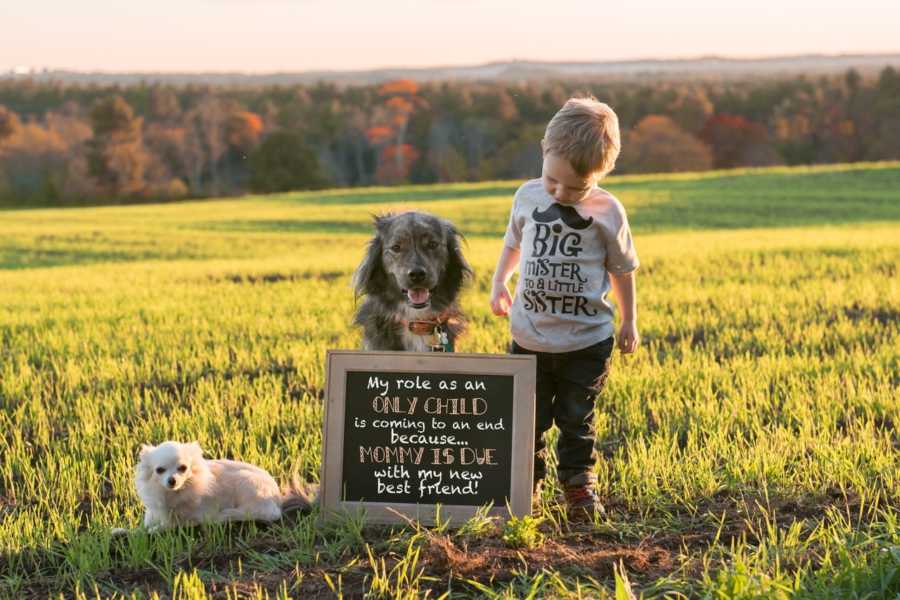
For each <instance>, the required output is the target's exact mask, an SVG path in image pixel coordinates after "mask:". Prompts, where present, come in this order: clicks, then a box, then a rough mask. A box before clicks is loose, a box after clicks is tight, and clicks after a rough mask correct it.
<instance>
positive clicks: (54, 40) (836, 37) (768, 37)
mask: <svg viewBox="0 0 900 600" xmlns="http://www.w3.org/2000/svg"><path fill="white" fill-rule="evenodd" d="M898 31H900V2H898V1H896V0H877V1H876V0H854V1H853V2H846V1H841V2H835V1H833V0H818V1H816V2H814V1H811V0H756V1H755V2H754V1H753V0H750V1H746V2H743V3H737V2H730V1H727V0H693V1H692V0H682V1H680V2H673V1H671V0H669V1H653V2H638V1H634V0H632V1H630V2H628V1H624V0H623V1H618V2H609V1H604V0H593V1H582V0H578V1H575V0H547V1H543V2H536V1H531V0H519V1H512V0H495V1H477V0H418V1H408V0H407V1H401V0H365V1H360V0H328V1H326V0H254V1H250V0H180V1H178V0H79V1H77V2H73V1H71V0H65V1H50V0H0V71H5V70H8V69H11V68H14V67H30V68H37V69H41V68H49V69H71V70H79V71H108V72H121V71H144V72H149V71H154V72H195V71H219V72H222V71H242V72H253V73H270V72H279V71H282V72H283V71H311V70H342V71H343V70H358V69H359V70H362V69H372V68H380V67H424V66H449V65H477V64H482V63H485V62H493V61H506V60H535V61H579V62H581V61H613V60H627V59H642V58H694V57H699V56H709V55H716V56H727V57H737V58H750V57H765V56H777V55H785V54H808V53H815V54H847V53H854V54H856V53H888V52H891V53H893V52H900V34H898Z"/></svg>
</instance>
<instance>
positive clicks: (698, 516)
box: [0, 163, 900, 599]
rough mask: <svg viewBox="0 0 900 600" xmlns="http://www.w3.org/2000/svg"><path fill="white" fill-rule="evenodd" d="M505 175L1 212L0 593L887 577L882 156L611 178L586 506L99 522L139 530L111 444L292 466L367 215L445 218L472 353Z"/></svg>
mask: <svg viewBox="0 0 900 600" xmlns="http://www.w3.org/2000/svg"><path fill="white" fill-rule="evenodd" d="M515 187H516V183H515V182H494V183H485V184H471V185H448V186H437V187H407V188H399V189H371V190H353V191H330V192H317V193H295V194H284V195H277V196H267V197H247V198H243V199H237V200H222V201H209V202H194V203H183V204H171V205H151V206H134V207H111V208H83V209H69V210H30V211H6V212H0V431H2V432H3V433H2V436H0V598H4V597H9V598H26V597H48V596H54V597H55V596H59V595H60V594H61V595H63V596H65V597H79V598H83V597H88V598H94V597H109V596H115V597H120V596H121V597H132V596H133V597H151V596H153V595H154V594H158V595H159V596H160V597H173V598H185V599H186V598H205V597H221V598H236V597H251V598H264V597H271V598H285V597H291V598H310V597H320V596H321V597H346V598H357V597H363V596H366V597H373V598H416V597H423V596H426V595H427V596H429V597H432V598H437V597H440V596H442V595H444V594H447V593H448V592H449V593H450V595H452V597H454V598H455V597H486V598H520V597H531V598H540V597H554V598H555V597H572V598H576V597H583V598H596V597H600V598H603V597H610V598H613V597H614V598H617V599H618V598H627V597H628V593H629V589H630V590H631V591H632V592H633V593H634V594H635V595H638V596H640V595H641V594H643V595H644V596H645V597H647V598H652V597H670V598H684V597H688V598H757V597H764V598H789V597H791V598H793V597H798V598H895V597H898V595H900V523H898V520H900V433H898V429H897V428H898V425H900V402H898V400H897V395H898V384H900V368H898V354H900V352H898V350H900V286H898V277H897V268H898V264H900V164H898V163H892V164H878V165H860V166H834V167H823V168H815V169H773V170H763V171H747V172H724V173H711V174H702V175H683V176H668V177H664V176H655V177H643V178H640V177H631V178H618V179H617V178H613V179H611V180H610V182H609V184H608V186H607V187H608V188H609V189H610V190H611V191H613V192H614V193H615V194H617V196H618V197H619V198H620V199H621V200H622V202H623V203H624V204H625V206H626V208H627V210H628V212H629V216H630V219H631V222H632V228H633V231H634V234H635V240H636V245H637V248H638V251H639V253H640V256H641V260H642V267H641V269H640V271H639V273H638V277H637V282H638V298H639V301H638V310H639V327H640V331H641V333H642V335H643V344H642V347H641V349H640V350H639V351H638V353H637V354H636V355H634V356H632V357H623V356H619V355H616V356H615V358H614V364H613V371H612V375H611V377H610V379H609V382H608V385H607V387H606V389H605V391H604V392H603V394H602V396H601V397H600V400H599V402H598V408H597V415H598V423H599V439H598V444H599V449H600V451H601V453H602V456H603V457H604V460H603V461H602V462H601V465H600V467H599V473H598V476H599V481H600V488H601V492H602V496H603V498H604V500H605V503H606V504H607V506H608V509H609V512H608V516H607V517H606V518H605V519H602V520H599V521H597V522H596V523H593V524H587V525H578V526H575V525H569V524H568V523H567V521H566V519H565V518H564V509H563V508H562V507H561V506H560V505H559V504H558V503H557V501H556V496H555V494H556V493H557V492H558V490H557V489H556V488H555V487H554V486H548V487H547V488H545V491H544V497H543V499H542V501H541V505H540V507H539V510H540V512H541V514H542V517H543V520H542V521H541V522H540V524H539V526H538V531H537V532H536V531H534V530H533V528H530V526H529V525H528V524H527V523H526V524H520V525H519V526H518V529H517V530H516V531H513V532H512V533H518V534H519V535H518V536H515V535H512V536H510V535H507V536H506V538H505V539H504V536H503V535H502V533H503V532H501V531H500V530H499V529H498V527H497V526H495V525H494V524H492V523H490V522H485V521H484V520H480V519H473V521H471V522H469V523H467V524H466V527H464V528H463V529H462V530H449V529H445V528H441V527H438V528H434V529H430V530H429V529H425V528H414V527H393V528H385V527H363V526H362V524H361V523H360V522H359V521H358V520H356V519H352V518H348V519H346V520H344V521H341V522H338V523H335V524H332V525H329V526H322V525H319V524H317V523H316V522H315V517H314V516H311V517H302V518H301V517H293V518H289V519H286V520H284V521H283V522H281V523H278V524H275V525H272V526H256V525H252V524H251V525H247V524H244V525H230V526H209V527H202V528H195V529H187V530H177V531H170V532H164V533H161V534H155V535H149V534H146V533H143V532H141V531H137V532H135V533H133V534H130V535H129V536H127V537H122V538H111V537H110V535H109V530H110V528H111V527H136V526H137V525H138V524H139V523H140V518H141V514H142V510H141V506H140V504H139V502H138V499H137V497H136V495H135V492H134V490H133V483H132V475H133V468H134V463H135V456H136V453H137V449H138V447H139V445H140V444H141V443H142V442H159V441H162V440H164V439H182V440H185V441H188V440H193V439H196V440H199V441H200V443H201V444H202V445H203V447H204V448H205V450H206V451H207V455H208V456H217V457H226V456H227V457H232V458H237V459H241V460H246V461H249V462H254V463H257V464H259V465H261V466H263V467H265V468H267V469H269V470H270V471H271V472H272V473H273V474H274V475H275V477H276V478H277V479H281V480H284V479H287V478H288V477H289V476H290V474H291V473H292V472H297V473H299V474H300V475H301V476H302V477H305V478H306V479H308V480H317V479H318V476H319V470H320V466H321V464H320V459H321V430H322V419H323V411H322V403H321V393H322V388H323V386H324V373H323V364H324V356H325V351H326V349H329V348H355V347H358V345H359V333H358V332H357V331H355V330H354V329H353V328H351V327H350V325H349V323H350V320H351V315H352V313H353V310H354V299H353V295H352V292H351V289H350V285H349V280H350V274H351V272H352V270H353V268H354V267H355V265H356V264H357V263H358V262H359V260H360V259H361V257H362V255H363V248H364V245H365V242H366V240H367V239H368V236H369V235H370V231H371V226H370V221H371V214H373V213H380V212H383V211H387V210H391V209H402V208H417V209H421V210H426V211H430V212H433V213H436V214H438V215H441V216H445V217H448V218H450V219H452V220H453V221H454V222H456V224H457V225H458V226H459V227H460V229H461V230H462V231H463V232H464V233H465V234H466V237H467V239H468V245H467V247H466V254H467V256H468V258H469V259H470V261H471V263H472V265H473V267H474V269H475V272H476V278H475V281H474V282H473V284H472V285H471V286H470V287H469V288H468V289H467V291H466V292H465V295H464V298H463V306H464V309H465V310H466V311H467V313H468V314H469V316H470V318H471V330H470V333H469V335H468V336H467V337H466V338H465V339H464V340H462V342H461V343H460V344H459V348H458V350H459V351H466V352H503V351H504V348H505V346H506V344H507V342H508V333H507V324H506V322H505V321H504V320H501V319H497V318H495V317H493V316H492V315H491V314H490V312H489V308H488V292H489V288H490V278H491V274H492V269H493V264H494V261H495V260H496V257H497V255H498V253H499V251H500V247H501V235H502V232H503V230H504V228H505V224H506V220H507V216H508V210H509V207H510V202H511V198H512V193H513V192H514V190H515ZM551 468H552V462H551ZM507 533H510V532H507ZM529 533H530V534H542V536H541V535H533V536H532V538H533V539H532V541H533V542H535V545H533V547H528V544H527V543H525V542H526V541H527V540H528V538H529V536H528V535H527V534H529ZM516 540H518V541H516ZM523 540H525V541H523ZM617 594H619V595H617Z"/></svg>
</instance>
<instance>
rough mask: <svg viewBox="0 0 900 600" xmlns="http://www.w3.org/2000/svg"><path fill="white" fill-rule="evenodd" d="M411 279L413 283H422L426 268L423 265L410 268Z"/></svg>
mask: <svg viewBox="0 0 900 600" xmlns="http://www.w3.org/2000/svg"><path fill="white" fill-rule="evenodd" d="M408 275H409V280H410V281H411V282H413V283H422V282H423V281H424V280H425V269H423V268H422V267H414V268H412V269H410V271H409V273H408Z"/></svg>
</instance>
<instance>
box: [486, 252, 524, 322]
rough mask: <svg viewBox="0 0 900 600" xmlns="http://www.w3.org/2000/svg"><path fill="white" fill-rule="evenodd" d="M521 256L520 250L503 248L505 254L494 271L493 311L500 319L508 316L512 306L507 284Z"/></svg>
mask: <svg viewBox="0 0 900 600" xmlns="http://www.w3.org/2000/svg"><path fill="white" fill-rule="evenodd" d="M520 254H521V250H519V248H511V247H509V246H503V252H501V253H500V258H499V260H497V269H496V270H495V271H494V281H493V283H492V285H491V310H492V311H493V312H494V314H495V315H497V316H498V317H505V316H506V315H508V314H509V308H510V306H512V296H510V295H509V288H507V287H506V282H508V281H509V278H510V277H512V274H513V272H515V270H516V266H517V265H518V264H519V255H520Z"/></svg>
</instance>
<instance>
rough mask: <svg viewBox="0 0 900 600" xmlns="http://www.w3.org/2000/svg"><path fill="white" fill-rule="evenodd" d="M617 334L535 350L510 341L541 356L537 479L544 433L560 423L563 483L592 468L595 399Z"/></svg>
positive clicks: (515, 349)
mask: <svg viewBox="0 0 900 600" xmlns="http://www.w3.org/2000/svg"><path fill="white" fill-rule="evenodd" d="M612 350H613V338H608V339H605V340H603V341H602V342H599V343H597V344H594V345H593V346H588V347H587V348H584V349H582V350H575V351H574V352H560V353H551V352H534V351H532V350H528V349H527V348H523V347H522V346H520V345H518V344H517V343H515V342H513V343H512V353H513V354H534V355H535V356H537V389H536V393H535V415H534V417H535V419H534V427H535V432H534V434H535V435H534V481H535V483H537V482H538V481H540V480H541V479H543V478H544V475H545V474H546V464H545V462H544V456H545V454H546V450H545V444H544V432H546V431H547V430H548V429H550V426H551V425H553V423H554V421H555V422H556V425H557V427H559V442H558V443H557V446H556V450H557V456H558V457H559V465H558V467H557V474H558V475H559V480H560V482H562V483H565V482H566V481H567V480H568V479H570V478H572V477H574V476H575V475H581V474H587V473H593V467H594V465H595V464H596V462H597V453H596V451H595V450H594V441H595V439H596V436H597V432H596V429H595V425H594V400H595V398H596V397H597V394H598V393H599V392H600V390H601V389H602V388H603V384H604V383H605V382H606V375H607V373H608V372H609V360H610V356H611V355H612Z"/></svg>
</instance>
